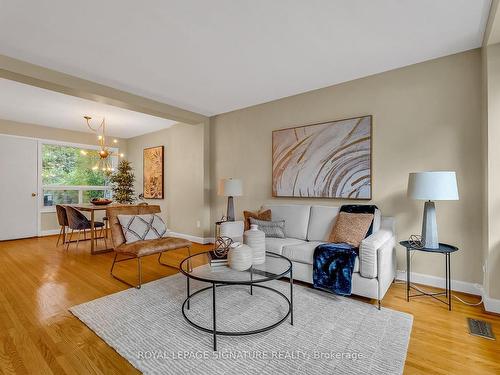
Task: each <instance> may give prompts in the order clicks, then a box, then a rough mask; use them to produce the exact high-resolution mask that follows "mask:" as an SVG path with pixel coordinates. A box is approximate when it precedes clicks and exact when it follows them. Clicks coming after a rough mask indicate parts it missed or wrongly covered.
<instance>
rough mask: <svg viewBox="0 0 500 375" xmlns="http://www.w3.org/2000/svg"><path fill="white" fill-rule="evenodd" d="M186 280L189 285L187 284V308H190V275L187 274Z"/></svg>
mask: <svg viewBox="0 0 500 375" xmlns="http://www.w3.org/2000/svg"><path fill="white" fill-rule="evenodd" d="M186 280H187V285H186V291H187V298H188V299H187V309H188V310H189V302H190V299H189V297H190V296H191V295H190V291H189V277H187V276H186Z"/></svg>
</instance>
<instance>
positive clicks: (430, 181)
mask: <svg viewBox="0 0 500 375" xmlns="http://www.w3.org/2000/svg"><path fill="white" fill-rule="evenodd" d="M408 197H409V198H412V199H417V200H425V201H426V202H425V205H424V218H423V222H422V237H421V242H422V246H423V247H425V248H428V249H438V248H439V240H438V232H437V222H436V207H435V205H434V201H445V200H458V187H457V177H456V174H455V172H450V171H433V172H417V173H410V175H409V177H408Z"/></svg>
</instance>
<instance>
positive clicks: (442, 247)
mask: <svg viewBox="0 0 500 375" xmlns="http://www.w3.org/2000/svg"><path fill="white" fill-rule="evenodd" d="M399 244H400V245H401V246H403V247H405V248H406V301H408V302H410V298H412V297H420V296H428V297H432V298H434V299H435V300H437V301H439V302H442V303H444V304H446V305H448V310H450V311H451V253H454V252H455V251H458V247H456V246H452V245H448V244H445V243H439V248H438V249H428V248H426V247H422V248H421V247H414V246H413V245H412V244H411V243H410V241H401V242H400V243H399ZM412 251H423V252H426V253H440V254H444V255H445V258H446V262H445V266H446V286H445V291H444V292H438V293H425V292H422V291H421V290H419V289H417V288H416V287H414V286H412V285H411V280H410V273H411V262H410V255H411V252H412ZM410 289H415V290H417V291H418V292H419V293H418V294H410ZM439 296H445V297H446V300H442V299H441V298H438V297H439Z"/></svg>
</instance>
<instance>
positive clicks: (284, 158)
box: [272, 116, 372, 199]
mask: <svg viewBox="0 0 500 375" xmlns="http://www.w3.org/2000/svg"><path fill="white" fill-rule="evenodd" d="M272 153H273V154H272V158H273V176H272V177H273V181H272V184H273V185H272V189H273V196H274V197H307V198H341V199H371V195H372V171H371V169H372V168H371V166H372V116H363V117H356V118H350V119H346V120H339V121H331V122H325V123H320V124H314V125H307V126H298V127H295V128H289V129H281V130H275V131H273V149H272Z"/></svg>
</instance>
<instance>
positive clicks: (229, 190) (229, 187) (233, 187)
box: [219, 178, 243, 221]
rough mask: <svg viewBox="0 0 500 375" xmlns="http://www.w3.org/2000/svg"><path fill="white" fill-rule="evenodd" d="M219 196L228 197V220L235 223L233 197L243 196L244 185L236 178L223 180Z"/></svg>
mask: <svg viewBox="0 0 500 375" xmlns="http://www.w3.org/2000/svg"><path fill="white" fill-rule="evenodd" d="M219 195H222V196H224V197H227V214H226V216H227V220H228V221H234V202H233V197H239V196H241V195H243V183H242V182H241V180H238V179H236V178H227V179H224V180H221V182H220V190H219Z"/></svg>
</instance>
